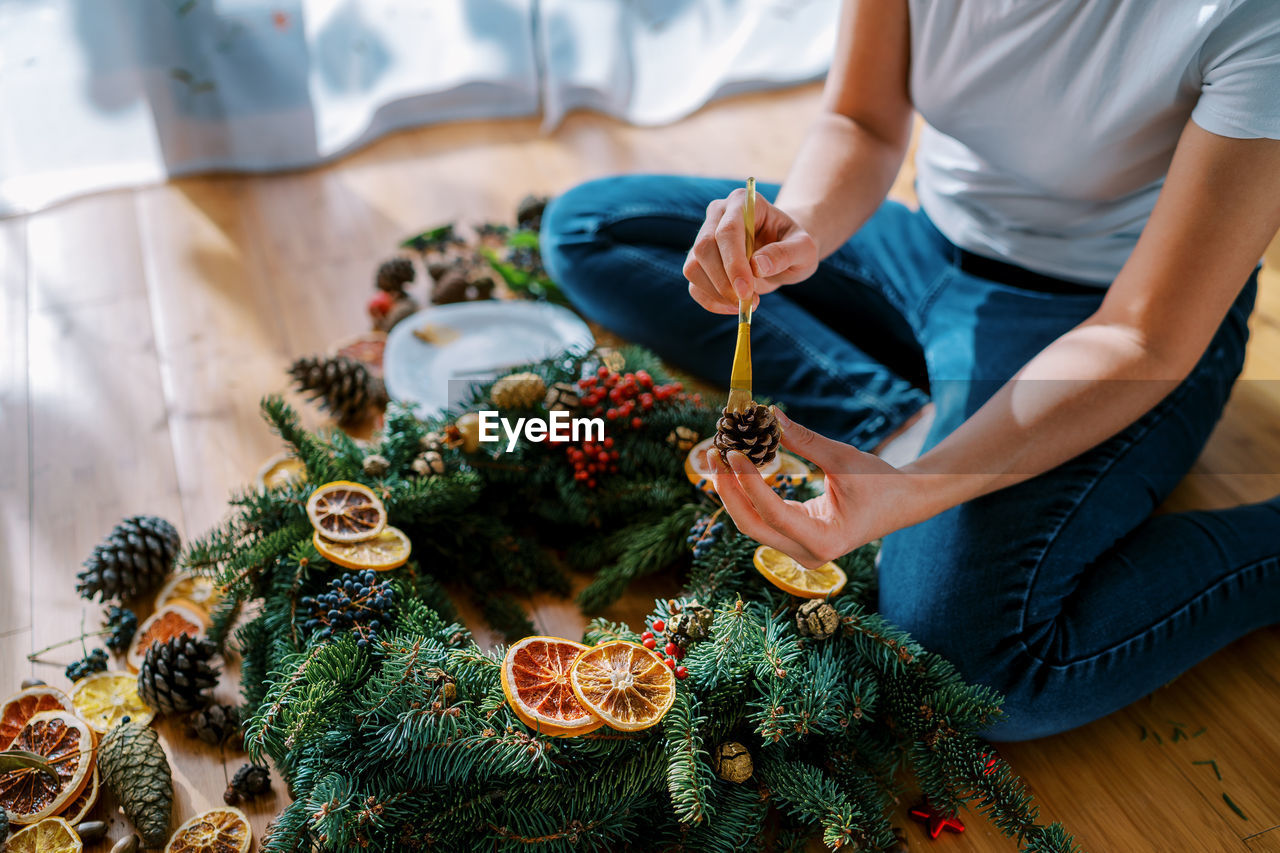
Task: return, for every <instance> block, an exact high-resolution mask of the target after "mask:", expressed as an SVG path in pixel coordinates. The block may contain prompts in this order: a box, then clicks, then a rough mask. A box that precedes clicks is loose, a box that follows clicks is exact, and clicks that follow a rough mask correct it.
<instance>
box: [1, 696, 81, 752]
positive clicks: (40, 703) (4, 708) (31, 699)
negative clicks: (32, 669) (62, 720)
mask: <svg viewBox="0 0 1280 853" xmlns="http://www.w3.org/2000/svg"><path fill="white" fill-rule="evenodd" d="M70 710H71V700H70V699H68V698H67V696H66V694H65V693H63V692H62V691H61V690H55V689H54V688H52V687H48V686H46V685H43V684H39V685H36V686H35V687H28V688H26V689H24V690H20V691H18V692H17V693H15V694H13V695H12V696H10V697H9V698H8V699H6V700H5V701H4V704H3V705H0V749H8V748H9V744H11V743H13V739H14V738H16V737H17V736H18V733H19V732H21V731H22V728H23V726H25V725H26V724H27V720H30V719H31V718H32V717H33V716H34V715H36V714H38V713H40V712H41V711H70Z"/></svg>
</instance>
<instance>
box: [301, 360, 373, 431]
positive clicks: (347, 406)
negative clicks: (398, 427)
mask: <svg viewBox="0 0 1280 853" xmlns="http://www.w3.org/2000/svg"><path fill="white" fill-rule="evenodd" d="M289 373H290V374H291V375H292V376H293V381H294V383H295V384H296V385H297V387H298V390H300V391H302V392H304V393H310V394H311V399H312V400H315V401H319V403H320V405H321V406H323V407H324V408H325V409H327V410H328V411H329V412H330V413H331V414H332V415H333V416H334V417H335V418H336V419H337V420H338V421H339V422H341V423H349V422H351V421H354V420H357V419H359V418H360V417H361V416H362V415H364V414H365V413H366V412H367V411H368V409H369V407H370V406H375V405H381V404H382V403H384V402H385V401H386V389H385V387H384V386H383V384H382V380H381V379H378V378H377V377H376V376H374V375H373V374H371V373H370V372H369V369H368V368H367V367H365V366H364V365H363V364H361V363H360V362H358V361H356V360H355V359H351V358H347V357H346V356H341V355H340V356H332V357H321V358H300V359H298V360H297V361H295V362H294V363H293V365H292V366H291V367H290V368H289Z"/></svg>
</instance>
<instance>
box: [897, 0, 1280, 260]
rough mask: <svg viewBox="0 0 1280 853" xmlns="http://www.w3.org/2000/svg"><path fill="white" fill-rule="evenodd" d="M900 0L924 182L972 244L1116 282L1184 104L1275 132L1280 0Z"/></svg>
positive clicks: (930, 203)
mask: <svg viewBox="0 0 1280 853" xmlns="http://www.w3.org/2000/svg"><path fill="white" fill-rule="evenodd" d="M909 6H910V11H911V56H912V61H911V93H912V97H913V99H914V101H915V106H916V108H917V109H918V110H919V111H920V113H921V114H922V115H923V116H924V119H925V121H926V122H927V124H928V126H927V127H926V128H925V129H924V131H923V134H922V136H921V138H920V143H919V148H918V152H917V155H916V166H917V170H918V175H919V178H918V184H917V193H918V195H919V197H920V204H921V206H922V207H923V208H924V210H925V212H926V213H927V214H928V215H929V217H930V218H931V219H932V220H933V221H934V223H935V224H936V225H937V226H938V228H939V229H940V230H941V231H942V233H943V234H945V235H946V236H947V238H948V239H950V240H951V242H953V243H955V244H956V245H958V246H960V247H962V248H965V249H968V250H969V251H971V252H975V253H977V254H980V255H985V256H988V257H994V258H999V259H1001V260H1005V261H1008V262H1009V263H1014V264H1017V265H1019V266H1022V267H1026V268H1027V269H1030V270H1034V271H1036V272H1040V273H1044V274H1047V275H1053V276H1057V277H1059V278H1067V279H1073V280H1078V281H1084V282H1095V283H1099V284H1109V283H1110V282H1111V280H1112V279H1113V278H1115V275H1116V273H1117V272H1119V271H1120V267H1121V266H1122V265H1123V264H1124V262H1125V260H1126V259H1127V258H1128V257H1129V253H1130V251H1132V249H1133V246H1134V244H1135V243H1136V242H1137V239H1138V235H1139V234H1140V233H1141V231H1142V228H1143V226H1144V225H1145V224H1146V221H1147V217H1148V216H1149V215H1150V213H1151V209H1152V207H1153V206H1154V205H1155V201H1156V196H1157V195H1158V194H1159V192H1160V187H1161V185H1162V183H1163V181H1164V176H1165V173H1166V172H1167V171H1168V168H1169V162H1170V160H1171V159H1172V157H1173V150H1174V147H1175V146H1176V144H1177V141H1178V136H1179V134H1180V133H1181V132H1182V129H1183V127H1184V125H1185V124H1186V122H1187V119H1188V118H1190V119H1191V120H1193V121H1194V122H1195V123H1196V124H1198V125H1199V126H1200V127H1202V128H1204V129H1205V130H1207V131H1210V132H1211V133H1216V134H1220V135H1222V136H1230V137H1236V138H1256V137H1268V138H1271V139H1280V0H909ZM1277 192H1280V188H1277Z"/></svg>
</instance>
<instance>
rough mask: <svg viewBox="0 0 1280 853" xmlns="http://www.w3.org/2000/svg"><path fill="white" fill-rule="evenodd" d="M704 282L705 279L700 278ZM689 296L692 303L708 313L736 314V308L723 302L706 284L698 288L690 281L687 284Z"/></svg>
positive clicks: (713, 289) (734, 305)
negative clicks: (691, 298)
mask: <svg viewBox="0 0 1280 853" xmlns="http://www.w3.org/2000/svg"><path fill="white" fill-rule="evenodd" d="M702 278H703V280H704V282H705V280H706V277H705V276H703V277H702ZM689 295H690V296H692V297H693V301H694V302H696V303H698V304H699V305H701V306H702V307H703V308H705V309H707V310H708V311H710V312H711V313H712V314H737V313H738V306H737V305H736V304H731V303H728V302H725V301H724V299H723V298H722V297H721V296H720V294H719V293H716V290H715V288H714V287H712V286H711V285H710V284H708V283H704V284H703V285H701V286H699V285H697V284H694V283H693V282H692V281H691V282H689Z"/></svg>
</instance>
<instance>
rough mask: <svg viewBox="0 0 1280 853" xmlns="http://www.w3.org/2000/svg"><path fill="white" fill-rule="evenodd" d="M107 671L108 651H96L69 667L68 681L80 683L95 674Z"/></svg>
mask: <svg viewBox="0 0 1280 853" xmlns="http://www.w3.org/2000/svg"><path fill="white" fill-rule="evenodd" d="M106 671H107V650H106V649H94V650H93V651H91V652H89V654H87V655H85V656H84V657H82V658H81V659H80V660H78V661H75V662H74V663H72V664H71V665H70V666H68V667H67V679H68V680H69V681H79V680H80V679H82V678H85V677H86V676H90V675H93V674H94V673H95V672H106Z"/></svg>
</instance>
